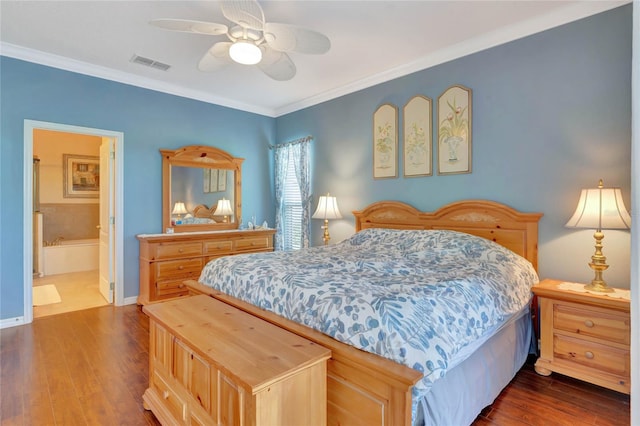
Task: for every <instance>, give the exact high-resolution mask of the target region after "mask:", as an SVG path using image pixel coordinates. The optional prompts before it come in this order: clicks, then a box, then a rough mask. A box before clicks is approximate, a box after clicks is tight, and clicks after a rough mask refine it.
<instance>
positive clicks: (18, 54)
mask: <svg viewBox="0 0 640 426" xmlns="http://www.w3.org/2000/svg"><path fill="white" fill-rule="evenodd" d="M0 55H2V56H7V57H10V58H14V59H20V60H23V61H26V62H32V63H36V64H39V65H45V66H48V67H52V68H58V69H61V70H65V71H70V72H75V73H78V74H84V75H88V76H91V77H98V78H102V79H105V80H111V81H115V82H118V83H123V84H128V85H130V86H136V87H141V88H144V89H149V90H154V91H157V92H162V93H167V94H169V95H175V96H181V97H184V98H189V99H194V100H197V101H202V102H206V103H210V104H215V105H219V106H223V107H227V108H233V109H238V110H241V111H245V112H251V113H255V114H260V115H266V116H268V117H274V111H273V110H272V109H269V108H262V107H259V106H256V105H249V104H244V103H241V102H236V101H233V100H231V99H227V98H221V97H217V96H212V95H211V94H209V93H205V92H200V91H198V90H191V89H187V88H185V87H181V86H177V85H174V84H168V83H164V82H161V81H158V80H154V79H151V78H145V77H140V76H136V75H134V74H130V73H126V72H122V71H117V70H114V69H111V68H107V67H102V66H98V65H93V64H90V63H87V62H82V61H78V60H75V59H70V58H66V57H64V56H59V55H54V54H51V53H47V52H42V51H40V50H35V49H29V48H26V47H22V46H17V45H14V44H10V43H5V42H0Z"/></svg>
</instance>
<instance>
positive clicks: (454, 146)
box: [438, 85, 471, 175]
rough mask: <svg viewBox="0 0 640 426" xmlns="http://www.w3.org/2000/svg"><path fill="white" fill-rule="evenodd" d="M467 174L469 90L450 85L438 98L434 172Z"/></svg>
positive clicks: (469, 125)
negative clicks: (436, 163)
mask: <svg viewBox="0 0 640 426" xmlns="http://www.w3.org/2000/svg"><path fill="white" fill-rule="evenodd" d="M456 173H471V89H468V88H466V87H464V86H460V85H454V86H451V87H449V88H448V89H447V90H445V92H444V93H443V94H442V95H440V97H439V98H438V174H440V175H444V174H456Z"/></svg>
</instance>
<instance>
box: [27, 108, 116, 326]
mask: <svg viewBox="0 0 640 426" xmlns="http://www.w3.org/2000/svg"><path fill="white" fill-rule="evenodd" d="M41 130H44V131H53V132H60V133H66V134H72V135H75V136H79V135H86V137H88V138H94V139H97V140H98V143H99V145H100V147H101V148H100V149H99V151H100V152H99V154H98V156H94V158H95V166H96V167H99V170H100V173H99V174H97V176H99V179H100V185H99V186H100V189H101V190H100V195H98V194H95V196H96V199H94V200H95V201H94V209H95V213H93V214H94V215H95V216H99V222H98V225H97V226H96V225H95V224H94V225H93V226H94V227H95V228H96V229H94V232H95V233H96V236H95V241H96V248H95V251H96V253H100V254H99V258H96V259H95V263H96V265H99V266H98V267H97V268H98V269H97V270H94V271H93V272H86V271H84V272H83V271H68V272H69V274H67V273H62V274H60V275H53V276H55V277H57V278H58V279H60V280H64V283H65V284H64V286H66V287H67V288H71V287H72V286H73V285H75V286H77V285H82V280H85V281H86V279H91V280H94V283H96V284H97V283H99V286H98V288H99V290H100V293H101V294H102V295H103V297H104V298H103V299H102V300H104V302H105V303H106V302H109V303H113V302H114V300H115V304H116V305H117V306H120V305H123V304H124V296H123V288H124V285H123V238H122V235H123V226H122V223H121V222H122V221H121V220H116V218H117V217H118V218H119V217H122V211H123V208H122V204H123V203H122V199H123V182H122V175H123V173H122V164H123V161H122V159H123V158H122V157H123V156H122V152H123V143H124V137H123V134H122V133H121V132H114V131H108V130H102V129H92V128H85V127H78V126H71V125H65V124H58V123H48V122H41V121H33V120H25V123H24V176H25V180H24V191H23V192H24V319H25V323H29V322H31V321H32V320H33V317H34V308H33V302H34V300H33V294H32V291H33V285H34V280H40V278H34V275H36V274H34V271H35V270H36V269H38V267H42V266H41V265H34V264H33V259H34V250H33V249H34V245H35V244H37V238H35V239H34V234H35V233H34V228H36V227H34V226H33V217H34V215H33V213H32V212H33V211H34V209H33V206H34V197H32V194H33V188H34V185H33V179H34V170H33V169H34V162H33V160H32V159H33V154H34V134H35V133H37V132H40V131H41ZM40 133H42V132H40ZM65 161H71V160H68V159H65V160H63V163H64V162H65ZM78 163H79V164H80V166H81V167H84V168H86V167H87V165H86V164H85V163H86V162H85V161H84V159H82V160H80V161H79V162H78ZM70 164H71V163H70ZM65 165H66V164H63V168H64V166H65ZM74 165H75V163H74ZM88 167H89V168H91V167H94V166H92V165H89V166H88ZM65 170H66V169H65ZM82 170H83V169H82ZM59 173H60V174H62V172H61V171H60V172H59ZM55 180H56V183H57V184H63V185H64V184H66V183H68V182H67V180H68V178H64V179H63V178H62V176H61V177H60V179H57V178H56V179H55ZM62 189H65V190H66V191H69V192H71V191H78V192H77V194H74V195H83V194H81V191H83V190H88V191H89V190H90V189H91V188H90V187H83V186H77V185H73V186H72V185H68V186H67V187H64V188H62ZM94 189H95V188H94ZM59 191H60V188H58V192H59ZM87 193H89V192H87ZM65 194H66V195H70V194H67V193H66V192H65ZM72 197H73V196H72ZM72 197H70V199H71V198H72ZM75 201H78V200H75ZM80 201H82V200H80ZM97 202H99V203H98V204H99V205H100V206H101V207H100V208H96V207H97V206H98V204H97ZM81 205H82V204H76V206H81ZM61 206H62V207H68V206H73V203H71V204H69V205H67V204H62V205H61ZM85 207H86V205H85ZM98 210H99V214H98ZM63 215H64V213H63ZM36 229H37V228H36ZM36 233H37V231H36ZM41 239H42V238H41ZM53 240H54V241H55V238H54V239H53ZM61 241H64V238H62V239H60V238H59V239H58V241H57V242H56V243H54V244H60V242H61ZM48 243H49V244H51V241H48ZM56 248H62V249H63V250H62V251H64V252H66V251H67V249H68V248H67V247H56ZM36 249H37V247H36ZM87 250H88V249H83V250H82V251H81V253H84V252H86V251H87ZM71 263H72V264H73V263H74V262H71ZM76 263H84V262H76ZM52 264H53V265H56V267H57V265H58V263H52ZM54 268H55V267H54ZM54 272H61V271H54ZM65 272H66V271H65ZM45 278H46V277H45ZM79 280H80V281H79ZM72 283H75V284H72ZM37 284H43V283H42V282H37ZM44 284H46V283H44ZM70 286H71V287H70ZM71 302H72V303H76V304H77V300H76V301H75V302H74V301H71ZM93 303H94V306H95V301H94V302H93ZM87 307H90V306H87ZM46 310H50V311H51V310H52V311H53V312H55V308H52V307H50V308H47V309H46ZM46 310H45V311H46Z"/></svg>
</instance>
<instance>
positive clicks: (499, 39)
mask: <svg viewBox="0 0 640 426" xmlns="http://www.w3.org/2000/svg"><path fill="white" fill-rule="evenodd" d="M631 1H632V0H622V1H608V0H605V1H581V2H579V3H574V4H571V5H568V6H566V7H564V8H561V9H558V10H556V11H554V12H551V13H548V14H546V15H543V16H539V17H536V18H532V19H529V20H527V21H523V22H518V23H517V24H513V25H511V26H508V27H504V28H500V29H498V30H495V31H492V32H490V33H486V34H484V35H482V36H479V37H474V38H473V39H470V40H467V41H464V42H461V43H458V44H456V45H454V46H451V47H448V48H445V49H441V50H439V51H437V52H434V53H432V54H430V55H427V56H425V57H422V58H419V59H416V60H415V61H412V62H410V63H408V64H405V65H402V66H399V67H396V68H393V69H390V70H387V71H384V72H381V73H378V74H373V75H370V76H366V77H364V78H362V79H359V80H357V81H354V82H352V83H349V84H345V85H343V86H340V87H337V88H335V89H332V90H328V91H325V92H323V93H320V94H318V95H315V96H311V97H308V98H305V99H302V100H301V101H299V102H293V103H290V104H287V105H284V106H282V107H279V108H275V109H270V108H264V107H260V106H257V105H250V104H245V103H241V102H236V101H233V100H231V99H227V98H220V97H217V96H212V95H211V94H209V93H205V92H201V91H197V90H191V89H187V88H184V87H180V86H177V85H173V84H167V83H163V82H160V81H158V80H154V79H150V78H144V77H139V76H136V75H133V74H129V73H125V72H122V71H116V70H113V69H110V68H106V67H101V66H96V65H92V64H89V63H86V62H82V61H77V60H74V59H69V58H65V57H63V56H58V55H53V54H50V53H46V52H42V51H38V50H34V49H28V48H25V47H21V46H17V45H12V44H9V43H4V42H0V55H3V56H8V57H12V58H15V59H20V60H24V61H27V62H33V63H37V64H41V65H46V66H50V67H53V68H59V69H63V70H66V71H71V72H76V73H79V74H85V75H88V76H92V77H98V78H103V79H106V80H111V81H116V82H119V83H123V84H128V85H131V86H136V87H142V88H145V89H149V90H155V91H158V92H162V93H167V94H170V95H175V96H181V97H185V98H189V99H194V100H198V101H202V102H206V103H210V104H215V105H220V106H223V107H227V108H233V109H237V110H241V111H245V112H250V113H255V114H260V115H264V116H267V117H272V118H277V117H279V116H282V115H286V114H289V113H292V112H295V111H299V110H301V109H305V108H308V107H311V106H314V105H317V104H320V103H323V102H327V101H330V100H332V99H336V98H339V97H341V96H345V95H348V94H350V93H353V92H357V91H359V90H363V89H366V88H369V87H372V86H375V85H377V84H381V83H385V82H387V81H390V80H394V79H396V78H400V77H404V76H406V75H409V74H412V73H414V72H417V71H422V70H425V69H428V68H431V67H433V66H436V65H440V64H443V63H445V62H448V61H451V60H454V59H458V58H461V57H463V56H467V55H470V54H473V53H477V52H480V51H482V50H486V49H489V48H491V47H495V46H498V45H501V44H505V43H508V42H511V41H514V40H517V39H520V38H523V37H527V36H529V35H532V34H536V33H539V32H542V31H546V30H548V29H551V28H554V27H558V26H560V25H564V24H567V23H570V22H573V21H577V20H579V19H583V18H586V17H589V16H592V15H596V14H598V13H601V12H605V11H607V10H611V9H615V8H617V7H620V6H623V5H625V4H628V3H631Z"/></svg>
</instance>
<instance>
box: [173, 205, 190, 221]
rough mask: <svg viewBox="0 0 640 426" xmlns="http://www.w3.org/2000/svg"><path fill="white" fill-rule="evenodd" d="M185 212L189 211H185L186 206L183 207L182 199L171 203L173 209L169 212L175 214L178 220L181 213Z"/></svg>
mask: <svg viewBox="0 0 640 426" xmlns="http://www.w3.org/2000/svg"><path fill="white" fill-rule="evenodd" d="M187 213H189V212H188V211H187V208H186V207H185V205H184V203H183V202H182V201H178V202H177V203H175V204H174V205H173V211H171V214H174V215H177V216H178V220H180V219H181V218H182V215H183V214H187Z"/></svg>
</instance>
